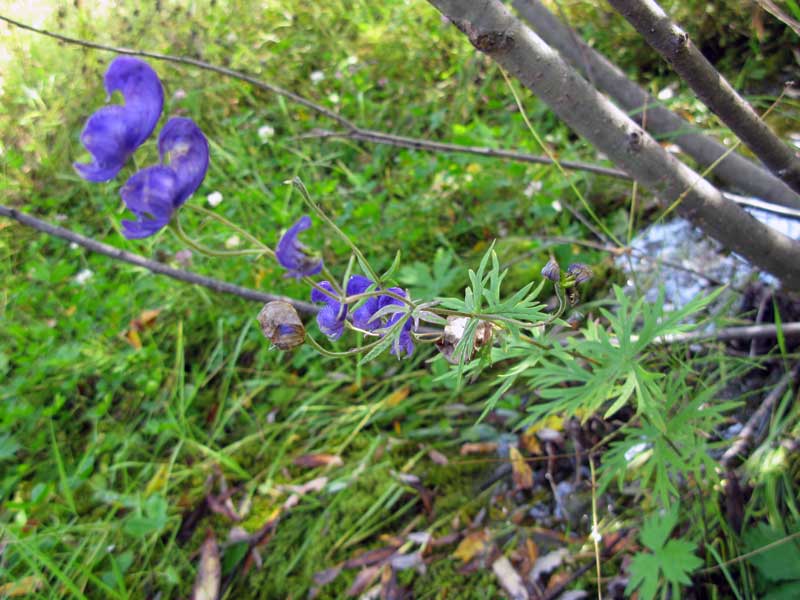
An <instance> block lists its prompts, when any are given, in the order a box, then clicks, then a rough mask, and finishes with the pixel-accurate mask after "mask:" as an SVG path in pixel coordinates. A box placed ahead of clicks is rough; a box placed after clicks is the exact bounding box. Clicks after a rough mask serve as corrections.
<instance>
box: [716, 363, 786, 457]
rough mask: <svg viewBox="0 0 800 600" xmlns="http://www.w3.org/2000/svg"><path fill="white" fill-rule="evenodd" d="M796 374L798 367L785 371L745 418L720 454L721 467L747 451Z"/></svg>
mask: <svg viewBox="0 0 800 600" xmlns="http://www.w3.org/2000/svg"><path fill="white" fill-rule="evenodd" d="M798 374H800V367H795V368H794V369H792V370H790V371H788V372H787V373H785V374H784V375H783V377H781V379H780V381H778V384H777V385H776V386H775V387H774V388H772V391H770V393H769V394H767V395H766V396H765V397H764V400H763V402H762V403H761V406H759V407H758V410H757V411H756V412H754V413H753V414H752V415H751V416H750V418H749V419H748V420H747V424H745V426H744V428H742V430H741V431H740V432H739V435H738V436H737V437H736V441H735V442H734V443H733V445H732V446H731V447H730V448H728V449H727V450H726V451H725V454H723V455H722V459H721V460H720V462H721V463H722V466H723V467H725V468H726V469H728V468H730V467H731V463H732V462H733V460H734V459H735V458H736V457H737V456H739V455H741V454H743V453H744V452H745V451H747V448H748V447H749V446H750V445H751V444H752V443H753V442H754V441H755V439H756V436H757V432H758V431H759V430H760V429H761V426H762V424H763V422H764V421H765V420H766V418H767V417H768V415H769V413H770V412H771V411H772V407H773V406H775V404H777V402H778V400H780V399H781V398H782V397H783V394H784V393H785V392H786V389H787V388H788V387H789V384H791V383H792V382H793V381H794V380H795V379H796V378H797V376H798Z"/></svg>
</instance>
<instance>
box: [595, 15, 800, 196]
mask: <svg viewBox="0 0 800 600" xmlns="http://www.w3.org/2000/svg"><path fill="white" fill-rule="evenodd" d="M609 4H611V6H613V7H614V8H615V9H616V10H617V11H618V12H619V13H620V14H622V16H624V17H625V18H626V19H627V20H628V21H629V22H630V24H631V25H633V26H634V27H635V28H636V31H638V32H639V33H640V34H641V35H642V37H644V39H645V40H647V43H648V44H650V45H651V46H652V47H653V48H655V50H656V51H658V53H659V54H660V55H661V56H662V57H663V58H664V59H665V60H666V61H667V62H668V63H670V64H671V65H672V67H673V68H674V69H675V71H676V72H677V73H678V75H680V76H681V78H683V80H684V81H686V83H688V84H689V86H691V88H692V89H693V90H694V92H695V94H697V96H698V97H699V98H700V99H701V100H702V101H703V102H704V103H705V104H706V106H708V107H709V108H710V109H711V110H712V111H714V113H715V114H716V115H717V116H718V117H719V118H720V119H721V120H722V122H723V123H725V125H727V126H728V127H730V129H731V131H733V133H735V134H736V135H737V136H738V137H739V139H741V140H742V141H743V142H744V143H745V144H746V145H747V147H748V148H750V149H751V150H752V151H753V153H754V154H755V155H756V156H757V157H758V158H759V159H760V160H761V161H762V162H763V163H764V164H765V165H766V166H767V167H768V168H769V169H770V170H771V171H772V172H773V173H774V174H775V175H777V176H778V177H780V178H781V179H782V180H783V181H785V182H786V183H787V184H788V185H789V187H791V188H792V189H793V190H794V191H795V192H800V158H798V157H797V156H796V155H795V153H794V152H792V150H791V148H789V147H788V146H787V145H786V144H784V143H783V142H782V141H781V139H780V138H779V137H778V136H777V135H775V133H774V132H773V131H772V130H771V129H770V128H769V127H768V126H767V124H766V123H765V122H764V121H763V120H762V119H761V118H760V117H759V116H758V115H757V114H756V112H755V111H754V110H753V108H752V107H751V106H750V105H749V104H748V103H747V101H745V100H744V99H743V98H742V97H741V96H739V94H737V93H736V90H734V89H733V87H732V86H731V84H729V83H728V82H727V81H726V80H725V78H724V77H723V76H722V75H720V74H719V71H717V70H716V69H715V68H714V66H713V65H712V64H711V63H710V62H708V60H706V57H705V56H703V54H702V52H700V50H699V48H697V47H696V46H695V45H694V44H692V43H691V41H690V40H689V35H688V34H687V33H686V32H685V31H683V30H682V29H681V28H680V27H678V26H677V25H676V24H675V23H673V22H672V20H671V19H670V18H669V16H668V15H667V14H666V13H665V12H664V10H663V9H662V8H661V7H660V6H659V5H658V4H657V3H656V2H655V1H654V0H609Z"/></svg>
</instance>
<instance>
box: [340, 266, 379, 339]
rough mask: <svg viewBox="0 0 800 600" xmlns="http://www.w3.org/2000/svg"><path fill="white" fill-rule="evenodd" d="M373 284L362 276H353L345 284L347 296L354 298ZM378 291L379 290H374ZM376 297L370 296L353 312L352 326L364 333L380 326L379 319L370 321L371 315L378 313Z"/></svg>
mask: <svg viewBox="0 0 800 600" xmlns="http://www.w3.org/2000/svg"><path fill="white" fill-rule="evenodd" d="M374 283H375V282H374V281H372V280H371V279H370V278H369V277H364V276H363V275H353V276H352V277H351V278H350V281H348V282H347V295H348V296H355V295H356V294H363V293H364V292H366V291H367V290H368V289H369V286H371V285H373V284H374ZM376 289H379V288H376ZM378 298H379V297H378V296H371V297H369V298H367V299H366V300H365V301H364V304H362V305H361V306H359V307H358V308H357V309H356V310H354V311H353V325H355V326H356V327H358V328H359V329H363V330H364V331H373V330H375V329H377V328H378V327H380V326H381V323H380V319H376V320H375V321H371V320H370V319H372V315H374V314H375V313H376V312H378V309H379V308H380V307H379V306H378Z"/></svg>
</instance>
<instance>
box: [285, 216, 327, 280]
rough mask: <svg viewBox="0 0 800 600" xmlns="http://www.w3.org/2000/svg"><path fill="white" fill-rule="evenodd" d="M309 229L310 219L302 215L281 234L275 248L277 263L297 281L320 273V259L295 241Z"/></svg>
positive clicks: (298, 241)
mask: <svg viewBox="0 0 800 600" xmlns="http://www.w3.org/2000/svg"><path fill="white" fill-rule="evenodd" d="M309 227H311V217H309V216H308V215H303V216H302V217H300V219H298V221H297V222H296V223H295V224H294V225H292V226H291V227H290V228H289V229H288V231H287V232H286V233H284V234H283V236H282V237H281V239H280V241H279V242H278V246H277V247H276V248H275V256H276V258H277V259H278V262H279V263H280V264H281V266H282V267H283V268H284V269H286V270H288V271H289V275H292V276H293V277H296V278H298V279H300V278H301V277H310V276H312V275H316V274H317V273H319V272H320V271H322V259H320V258H316V257H314V256H311V255H310V254H309V253H308V251H307V249H306V247H305V246H304V245H303V244H301V243H300V240H298V239H297V236H298V235H299V234H300V232H301V231H305V230H306V229H308V228H309ZM320 293H321V292H320ZM312 294H313V292H312Z"/></svg>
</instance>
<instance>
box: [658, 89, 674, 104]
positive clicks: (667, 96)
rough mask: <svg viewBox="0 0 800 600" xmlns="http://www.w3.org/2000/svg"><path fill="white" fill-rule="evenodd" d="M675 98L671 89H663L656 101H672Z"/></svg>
mask: <svg viewBox="0 0 800 600" xmlns="http://www.w3.org/2000/svg"><path fill="white" fill-rule="evenodd" d="M674 97H675V90H673V89H672V88H671V87H665V88H664V89H663V90H661V91H660V92H658V99H659V100H661V101H662V102H666V101H667V100H672V98H674Z"/></svg>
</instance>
